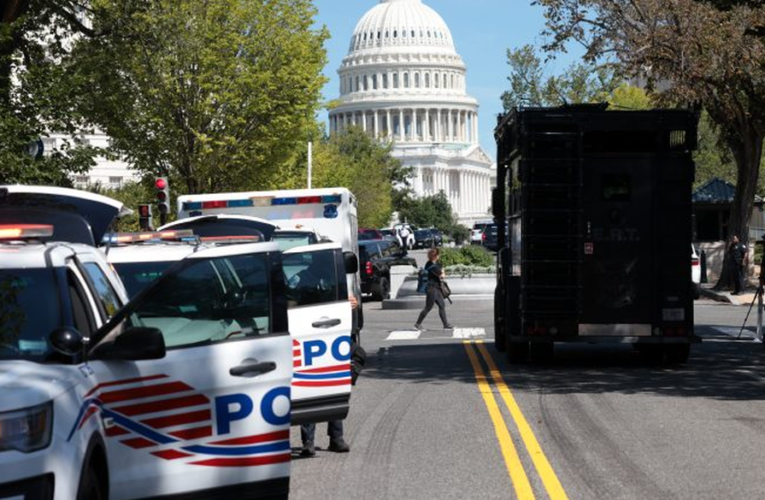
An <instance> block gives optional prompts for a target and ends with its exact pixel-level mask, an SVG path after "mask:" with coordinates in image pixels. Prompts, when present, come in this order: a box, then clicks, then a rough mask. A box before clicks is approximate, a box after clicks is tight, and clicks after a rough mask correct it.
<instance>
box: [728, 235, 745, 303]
mask: <svg viewBox="0 0 765 500" xmlns="http://www.w3.org/2000/svg"><path fill="white" fill-rule="evenodd" d="M729 251H730V256H731V259H732V260H733V295H740V294H741V293H743V292H744V290H745V289H746V268H747V265H748V263H749V262H748V261H749V249H748V248H747V246H746V245H745V244H743V243H741V241H740V240H739V239H738V235H736V234H734V235H733V239H732V240H731V243H730V249H729Z"/></svg>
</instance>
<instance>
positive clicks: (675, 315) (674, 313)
mask: <svg viewBox="0 0 765 500" xmlns="http://www.w3.org/2000/svg"><path fill="white" fill-rule="evenodd" d="M661 318H662V319H663V320H664V321H685V309H662V310H661Z"/></svg>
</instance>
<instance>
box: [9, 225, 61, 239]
mask: <svg viewBox="0 0 765 500" xmlns="http://www.w3.org/2000/svg"><path fill="white" fill-rule="evenodd" d="M51 236H53V226H50V225H46V224H13V225H0V240H24V239H33V238H50V237H51Z"/></svg>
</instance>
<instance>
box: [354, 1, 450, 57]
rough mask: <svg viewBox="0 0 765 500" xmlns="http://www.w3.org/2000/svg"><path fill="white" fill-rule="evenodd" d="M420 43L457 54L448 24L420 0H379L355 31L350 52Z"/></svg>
mask: <svg viewBox="0 0 765 500" xmlns="http://www.w3.org/2000/svg"><path fill="white" fill-rule="evenodd" d="M418 46H419V47H440V48H444V49H447V51H448V52H452V53H456V51H455V49H454V42H453V41H452V34H451V32H450V31H449V27H448V26H447V25H446V23H445V22H444V20H443V19H442V18H441V16H440V15H438V13H437V12H436V11H434V10H433V9H431V8H430V7H428V6H427V5H425V4H423V3H422V1H421V0H380V3H379V4H378V5H376V6H375V7H373V8H372V9H371V10H370V11H368V12H367V13H366V14H365V15H364V17H362V18H361V20H360V21H359V22H358V24H357V25H356V29H354V30H353V36H352V37H351V46H350V51H349V52H350V53H351V54H352V53H353V52H355V51H363V50H366V49H380V48H385V47H418ZM349 55H350V54H349Z"/></svg>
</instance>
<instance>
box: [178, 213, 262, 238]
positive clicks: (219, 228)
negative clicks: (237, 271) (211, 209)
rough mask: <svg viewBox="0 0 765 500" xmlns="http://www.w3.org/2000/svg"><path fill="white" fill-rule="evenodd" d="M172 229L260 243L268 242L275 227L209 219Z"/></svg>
mask: <svg viewBox="0 0 765 500" xmlns="http://www.w3.org/2000/svg"><path fill="white" fill-rule="evenodd" d="M172 229H175V230H178V229H191V230H192V231H194V234H195V235H197V236H200V237H216V236H256V237H258V238H259V239H260V241H269V240H270V239H271V236H272V234H273V232H274V229H275V227H274V226H273V225H271V224H263V223H259V222H257V221H250V220H240V219H218V218H217V217H211V218H209V219H208V218H204V219H199V220H195V221H189V222H183V223H181V224H175V225H173V227H172Z"/></svg>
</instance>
